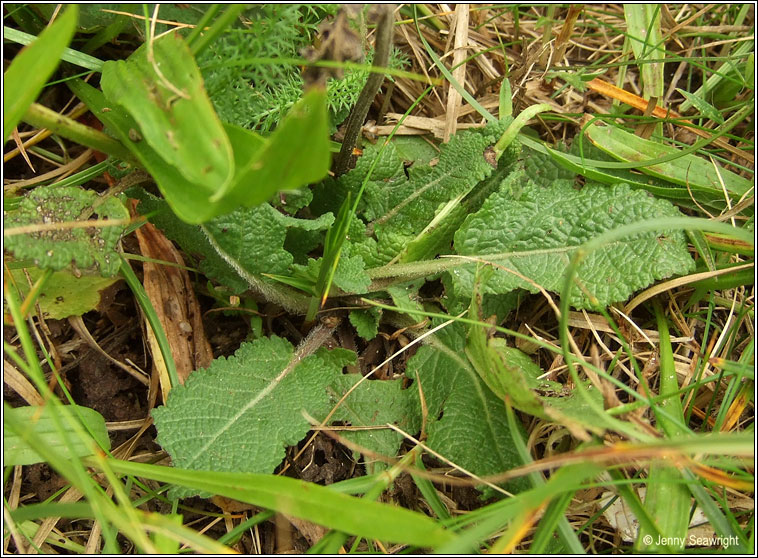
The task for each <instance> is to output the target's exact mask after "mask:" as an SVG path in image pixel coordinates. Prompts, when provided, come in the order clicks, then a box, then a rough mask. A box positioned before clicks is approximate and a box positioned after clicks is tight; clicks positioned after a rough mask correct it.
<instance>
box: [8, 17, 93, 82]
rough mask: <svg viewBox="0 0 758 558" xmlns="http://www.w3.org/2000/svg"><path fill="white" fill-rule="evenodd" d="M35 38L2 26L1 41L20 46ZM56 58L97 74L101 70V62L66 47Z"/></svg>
mask: <svg viewBox="0 0 758 558" xmlns="http://www.w3.org/2000/svg"><path fill="white" fill-rule="evenodd" d="M36 38H37V37H35V36H34V35H29V34H28V33H24V32H23V31H19V30H17V29H13V28H11V27H5V26H3V39H6V40H9V41H13V42H14V43H18V44H20V45H28V44H30V43H32V42H33V41H34V40H35V39H36ZM47 55H48V53H45V56H47ZM57 58H60V59H61V60H63V61H64V62H70V63H72V64H76V65H77V66H79V67H81V68H84V69H86V70H92V71H93V72H99V71H100V70H102V68H103V61H102V60H100V59H98V58H95V57H94V56H90V55H89V54H84V53H83V52H79V51H78V50H74V49H71V48H68V47H66V48H64V49H63V51H62V53H61V54H60V56H59V57H58V56H56V59H57Z"/></svg>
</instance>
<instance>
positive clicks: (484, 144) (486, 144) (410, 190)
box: [338, 121, 509, 266]
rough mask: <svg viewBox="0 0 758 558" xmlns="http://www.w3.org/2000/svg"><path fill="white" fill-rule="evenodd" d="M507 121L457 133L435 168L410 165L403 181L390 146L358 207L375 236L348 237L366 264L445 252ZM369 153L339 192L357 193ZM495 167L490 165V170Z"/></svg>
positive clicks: (492, 161)
mask: <svg viewBox="0 0 758 558" xmlns="http://www.w3.org/2000/svg"><path fill="white" fill-rule="evenodd" d="M508 124H509V122H506V121H503V122H499V123H497V124H494V125H490V126H487V127H486V128H482V129H475V130H467V131H464V132H460V133H458V134H456V135H455V136H454V137H453V138H452V139H451V140H450V142H449V143H448V144H446V145H443V146H442V147H441V151H440V154H439V161H438V162H437V164H436V165H434V166H423V165H419V166H416V165H413V166H411V167H410V168H409V169H408V177H407V178H406V176H405V172H404V169H403V161H402V160H401V159H400V157H399V156H398V154H397V150H396V149H395V148H394V146H393V145H392V144H390V145H389V146H388V147H387V149H386V150H385V152H384V154H383V155H382V159H381V160H380V161H379V163H378V164H377V167H376V169H375V170H374V174H373V175H372V178H371V180H370V181H369V182H368V183H367V185H366V187H365V190H364V193H363V200H364V203H365V205H364V206H363V208H359V212H360V213H362V216H363V217H364V218H365V219H367V220H368V221H370V224H369V225H368V229H367V230H369V231H370V232H373V236H374V237H375V238H373V237H371V236H366V235H365V234H364V235H360V234H358V235H355V234H351V235H350V236H351V242H352V243H353V244H355V245H356V246H360V248H358V250H361V251H362V252H363V253H364V254H365V255H364V259H366V263H367V265H370V266H377V265H383V264H387V263H390V262H392V263H394V262H396V261H400V262H405V261H414V260H418V259H423V258H429V257H433V256H435V255H437V254H439V253H441V252H447V251H449V246H450V240H451V239H452V236H453V233H454V232H455V230H456V229H457V228H458V226H459V225H460V223H461V222H462V221H463V219H464V218H465V215H466V213H465V212H466V207H465V205H466V204H464V203H462V202H463V200H464V199H465V198H466V197H467V196H468V195H469V194H471V193H472V190H473V189H474V188H475V186H477V185H478V184H479V183H480V182H481V181H483V180H484V179H485V178H487V177H489V176H490V175H491V174H492V173H493V171H494V170H495V167H497V163H496V162H495V159H493V157H494V152H493V149H492V146H493V145H494V144H495V142H496V141H497V140H498V139H499V137H500V135H501V134H502V132H503V130H504V129H505V128H506V126H507V125H508ZM376 153H377V150H376V149H367V150H366V153H365V154H364V156H363V157H361V159H359V161H358V164H357V166H356V168H355V169H354V170H352V171H351V172H349V173H347V174H346V175H345V176H344V177H342V178H341V179H340V181H339V182H340V184H339V187H338V189H344V190H346V191H351V192H353V193H357V192H358V190H359V188H360V186H361V184H362V183H363V180H364V178H365V176H366V172H367V171H368V168H369V167H370V165H371V162H372V161H373V158H375V157H376ZM493 165H494V166H493Z"/></svg>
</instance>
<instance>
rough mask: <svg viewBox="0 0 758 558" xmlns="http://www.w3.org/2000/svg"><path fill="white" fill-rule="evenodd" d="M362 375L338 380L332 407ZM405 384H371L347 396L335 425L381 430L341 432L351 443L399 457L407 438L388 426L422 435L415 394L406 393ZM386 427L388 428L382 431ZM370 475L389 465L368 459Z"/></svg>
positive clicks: (335, 383)
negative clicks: (401, 446)
mask: <svg viewBox="0 0 758 558" xmlns="http://www.w3.org/2000/svg"><path fill="white" fill-rule="evenodd" d="M361 379H362V376H360V375H359V374H345V375H342V376H340V377H338V378H337V379H336V380H335V381H334V382H333V383H332V385H331V387H330V388H329V391H330V393H331V394H332V405H336V404H337V402H338V401H339V400H340V399H341V398H342V396H343V395H344V394H345V393H347V391H348V390H349V389H351V388H352V387H353V386H354V385H355V384H356V383H357V382H358V381H360V380H361ZM402 383H403V382H402V380H399V379H398V380H385V381H379V380H368V381H363V382H361V384H360V385H359V386H358V387H357V388H356V389H355V390H354V391H353V392H352V393H350V395H348V396H347V398H346V399H345V401H344V402H343V403H342V404H341V405H340V406H339V407H338V408H337V411H336V412H335V413H334V415H332V418H331V421H332V422H340V423H342V424H347V425H350V426H357V427H361V426H362V427H370V426H375V427H378V428H376V429H371V430H358V431H356V432H350V431H344V432H340V435H341V436H344V437H345V438H347V439H348V440H350V441H352V442H354V443H356V444H358V445H359V446H361V447H364V448H367V449H369V450H371V451H373V452H376V453H378V454H380V455H384V456H386V457H390V458H394V457H395V456H396V455H397V451H398V449H400V444H401V443H402V441H403V440H404V438H403V436H402V435H401V434H400V433H398V432H396V431H394V430H391V429H390V428H388V427H386V426H385V425H386V424H388V423H391V424H394V425H395V426H398V427H399V428H400V429H401V430H403V431H404V432H408V433H411V432H412V433H415V432H417V431H418V429H419V427H420V424H421V420H420V419H421V416H420V415H419V413H418V408H417V407H416V405H415V403H416V401H415V398H414V397H413V396H412V394H413V392H412V391H409V390H404V389H402ZM382 427H384V428H382ZM365 461H366V464H367V471H368V473H369V474H372V473H373V472H376V471H379V470H382V469H384V468H386V464H385V463H384V462H382V461H377V460H375V459H373V458H372V456H370V455H368V456H366V458H365Z"/></svg>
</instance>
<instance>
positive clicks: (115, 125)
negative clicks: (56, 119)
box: [66, 80, 232, 223]
mask: <svg viewBox="0 0 758 558" xmlns="http://www.w3.org/2000/svg"><path fill="white" fill-rule="evenodd" d="M66 84H67V85H68V87H69V88H70V89H71V90H72V91H73V92H74V94H75V95H76V96H77V97H79V99H81V100H82V102H84V104H86V105H87V107H89V109H90V111H91V112H92V114H94V115H95V116H96V117H97V118H98V120H100V121H101V122H102V123H103V124H104V125H105V127H106V128H107V129H108V130H109V131H111V132H112V133H113V134H114V135H115V136H116V137H117V138H118V139H119V140H120V141H121V143H122V144H124V145H125V146H128V148H129V150H130V151H131V152H132V153H133V154H134V156H135V157H136V158H137V160H138V161H139V162H140V164H141V165H142V166H143V167H145V169H146V170H147V171H148V172H149V173H150V175H151V176H152V177H153V179H154V180H155V182H156V184H157V185H158V188H159V189H160V191H161V193H162V194H163V195H164V196H165V198H166V200H167V201H168V203H169V205H170V206H171V209H172V210H173V211H174V212H175V213H176V214H177V215H178V216H179V218H180V219H182V220H183V221H185V222H188V223H201V222H203V221H207V220H208V219H210V218H212V217H213V216H214V215H218V214H219V213H220V212H221V211H222V210H223V209H226V210H231V209H232V208H228V207H224V208H222V207H219V206H216V205H214V204H211V203H209V202H208V195H209V193H208V192H207V191H206V190H205V188H199V187H196V186H195V185H193V184H192V183H190V182H189V181H188V180H187V179H186V178H185V177H184V176H183V175H182V174H181V173H180V172H179V169H177V168H175V167H173V166H171V165H169V164H167V163H166V162H165V161H164V160H163V159H162V158H161V156H160V155H159V154H158V153H157V152H156V151H155V150H154V149H153V148H152V147H150V145H149V144H148V143H147V142H146V141H144V140H140V141H134V140H135V139H139V137H138V136H136V135H135V134H134V133H132V131H135V132H136V131H137V130H138V129H139V125H138V124H137V122H136V121H135V120H134V119H133V118H132V117H131V116H129V114H127V113H126V111H125V110H124V109H122V108H121V107H119V106H117V105H115V104H113V103H111V102H109V101H107V100H106V99H105V96H104V95H103V93H102V92H101V91H99V90H97V89H95V88H94V87H92V86H91V85H89V84H87V83H85V82H83V81H81V80H69V81H67V82H66Z"/></svg>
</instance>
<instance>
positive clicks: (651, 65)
mask: <svg viewBox="0 0 758 558" xmlns="http://www.w3.org/2000/svg"><path fill="white" fill-rule="evenodd" d="M624 19H625V20H626V25H627V37H628V38H629V44H630V45H631V47H632V51H633V52H634V58H636V59H637V63H638V66H639V69H640V75H641V77H642V90H643V97H644V98H645V99H650V98H652V97H656V98H658V99H661V98H662V97H663V90H664V82H663V62H662V60H663V59H664V58H665V56H666V52H665V50H664V49H663V44H664V41H665V39H664V38H663V37H662V33H661V7H660V5H656V4H624ZM654 60H655V61H654Z"/></svg>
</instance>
